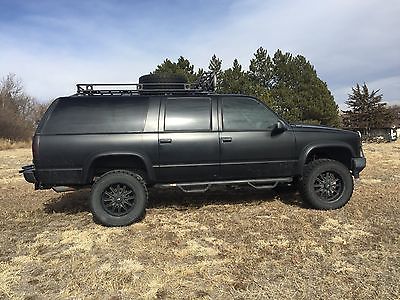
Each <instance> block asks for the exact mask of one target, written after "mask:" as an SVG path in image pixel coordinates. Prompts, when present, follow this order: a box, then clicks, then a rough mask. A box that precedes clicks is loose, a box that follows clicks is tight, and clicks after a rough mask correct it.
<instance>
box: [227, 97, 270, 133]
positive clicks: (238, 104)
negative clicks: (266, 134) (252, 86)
mask: <svg viewBox="0 0 400 300" xmlns="http://www.w3.org/2000/svg"><path fill="white" fill-rule="evenodd" d="M222 112H223V126H224V130H267V129H271V128H272V127H273V126H274V125H275V124H276V122H277V121H278V117H277V116H276V115H275V114H274V113H273V112H272V111H270V110H269V109H268V108H267V107H265V106H264V105H262V104H261V103H259V102H258V101H255V100H254V99H252V98H245V97H230V98H228V97H226V98H223V99H222Z"/></svg>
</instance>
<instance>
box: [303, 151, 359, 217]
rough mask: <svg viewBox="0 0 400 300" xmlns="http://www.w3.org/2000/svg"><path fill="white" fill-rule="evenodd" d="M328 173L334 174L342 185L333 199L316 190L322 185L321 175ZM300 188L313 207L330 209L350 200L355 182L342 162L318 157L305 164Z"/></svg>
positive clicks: (304, 197)
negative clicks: (324, 197)
mask: <svg viewBox="0 0 400 300" xmlns="http://www.w3.org/2000/svg"><path fill="white" fill-rule="evenodd" d="M327 173H328V174H329V173H330V174H332V175H334V176H335V178H336V179H337V180H338V182H339V183H340V184H341V185H342V187H341V188H340V191H337V192H336V191H335V193H337V195H336V196H335V195H334V196H332V197H333V199H331V200H329V201H328V200H326V199H323V197H320V196H319V195H318V192H317V191H316V189H318V187H319V185H320V184H319V183H320V181H318V180H319V178H321V177H319V176H322V177H323V176H324V174H327ZM317 178H318V179H317ZM316 185H318V187H316ZM322 186H323V185H322ZM334 186H336V184H335V185H334ZM299 189H300V193H301V195H302V197H303V199H304V200H305V201H306V202H307V203H308V204H310V205H311V206H312V207H313V208H316V209H322V210H330V209H337V208H340V207H342V206H344V205H345V204H346V203H347V202H348V201H349V200H350V198H351V195H352V194H353V189H354V182H353V177H352V176H351V174H350V171H349V169H348V168H347V167H346V166H344V165H343V164H342V163H340V162H338V161H335V160H331V159H317V160H314V161H312V162H310V163H308V164H307V165H306V166H305V168H304V171H303V177H302V180H301V181H300V182H299Z"/></svg>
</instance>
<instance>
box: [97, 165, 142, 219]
mask: <svg viewBox="0 0 400 300" xmlns="http://www.w3.org/2000/svg"><path fill="white" fill-rule="evenodd" d="M116 184H117V185H118V184H120V185H122V186H126V187H128V188H130V189H131V190H132V191H133V195H134V200H133V201H134V204H133V206H132V207H131V208H129V211H127V212H126V214H124V215H113V214H112V213H110V212H108V211H107V209H108V208H106V206H105V204H104V200H103V198H102V197H104V194H103V193H105V191H106V190H107V189H108V188H110V187H111V186H113V185H116ZM147 199H148V191H147V187H146V183H145V181H144V180H143V177H142V176H140V175H139V174H136V173H134V172H130V171H126V170H114V171H110V172H107V173H105V174H103V175H102V176H101V177H100V178H99V179H98V180H96V182H95V183H94V184H93V186H92V190H91V194H90V209H91V211H92V214H93V218H94V220H95V221H97V222H98V223H100V224H103V225H105V226H126V225H129V224H132V223H133V222H135V221H138V220H140V219H142V218H143V216H144V214H145V211H146V205H147Z"/></svg>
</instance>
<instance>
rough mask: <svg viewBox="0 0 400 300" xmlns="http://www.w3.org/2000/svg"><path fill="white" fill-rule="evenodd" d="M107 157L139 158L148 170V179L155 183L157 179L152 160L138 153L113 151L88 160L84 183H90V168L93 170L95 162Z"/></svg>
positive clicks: (83, 174) (96, 155)
mask: <svg viewBox="0 0 400 300" xmlns="http://www.w3.org/2000/svg"><path fill="white" fill-rule="evenodd" d="M107 156H127V157H132V158H138V159H140V160H141V161H142V162H143V164H144V166H145V168H146V173H147V176H148V178H149V179H150V180H151V181H153V180H154V179H155V172H154V169H153V165H152V163H151V160H150V159H149V158H148V157H147V156H145V155H143V154H141V153H136V152H113V151H111V152H101V153H97V154H95V155H92V156H90V158H89V159H86V161H85V164H84V167H83V173H82V179H83V182H84V183H87V182H88V181H89V175H90V173H89V171H90V168H91V166H92V164H93V162H94V161H95V160H96V159H98V158H101V157H107Z"/></svg>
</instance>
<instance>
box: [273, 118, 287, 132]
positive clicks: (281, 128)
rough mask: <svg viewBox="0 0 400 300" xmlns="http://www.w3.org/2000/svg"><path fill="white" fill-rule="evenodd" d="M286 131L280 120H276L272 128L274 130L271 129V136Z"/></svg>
mask: <svg viewBox="0 0 400 300" xmlns="http://www.w3.org/2000/svg"><path fill="white" fill-rule="evenodd" d="M286 130H287V127H286V125H285V124H284V123H283V122H282V121H281V120H278V122H276V124H275V126H274V129H272V134H280V133H282V132H284V131H286Z"/></svg>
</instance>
